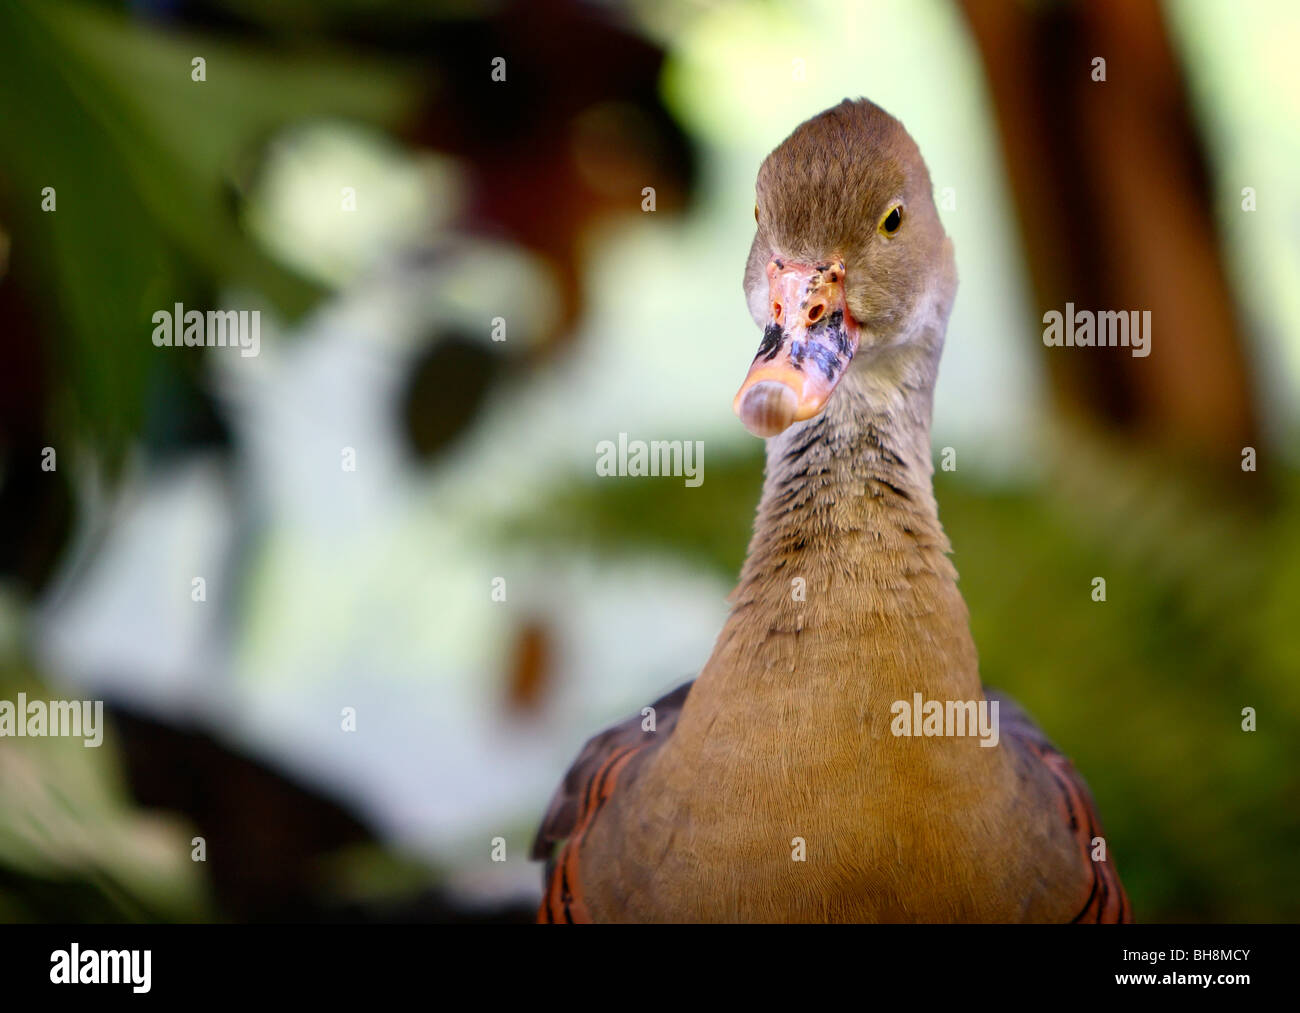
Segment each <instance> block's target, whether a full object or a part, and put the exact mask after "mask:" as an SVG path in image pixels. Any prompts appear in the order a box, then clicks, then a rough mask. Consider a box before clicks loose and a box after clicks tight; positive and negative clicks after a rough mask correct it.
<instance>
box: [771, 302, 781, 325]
mask: <svg viewBox="0 0 1300 1013" xmlns="http://www.w3.org/2000/svg"><path fill="white" fill-rule="evenodd" d="M772 319H773V320H775V321H776V322H777V323H778V324H779V323H780V322H781V304H780V303H779V302H774V303H772Z"/></svg>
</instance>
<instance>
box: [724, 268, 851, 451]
mask: <svg viewBox="0 0 1300 1013" xmlns="http://www.w3.org/2000/svg"><path fill="white" fill-rule="evenodd" d="M767 281H768V300H767V304H768V314H769V315H768V321H767V326H766V327H765V328H764V330H763V342H762V344H760V345H759V346H758V354H757V355H756V356H754V361H753V363H752V364H751V365H750V367H749V374H748V375H747V376H746V377H745V382H744V383H743V384H741V385H740V390H739V391H738V392H737V393H736V399H735V401H734V402H733V403H732V408H733V410H734V411H735V413H736V415H738V416H739V417H740V421H741V422H743V423H744V424H745V428H746V429H748V430H749V431H750V432H751V433H753V434H754V435H755V436H760V437H764V438H766V437H769V436H776V435H777V434H778V433H781V432H784V431H785V430H786V429H788V428H789V427H790V426H791V425H793V424H794V423H796V422H802V421H803V420H804V419H810V418H812V417H813V416H814V415H816V414H818V413H819V412H820V411H821V410H822V409H823V408H825V407H826V402H827V401H828V400H830V396H831V392H832V391H834V390H835V385H836V384H837V383H839V382H840V377H842V376H843V375H844V371H845V370H846V369H848V366H849V363H850V362H851V361H852V359H853V353H854V352H856V351H857V350H858V327H857V325H856V324H855V323H854V322H853V319H852V317H851V316H850V315H849V308H848V306H847V305H845V302H844V262H843V261H841V260H835V261H832V262H830V263H825V264H816V265H809V264H792V263H790V262H789V261H784V260H779V259H778V260H772V261H770V262H769V263H768V265H767Z"/></svg>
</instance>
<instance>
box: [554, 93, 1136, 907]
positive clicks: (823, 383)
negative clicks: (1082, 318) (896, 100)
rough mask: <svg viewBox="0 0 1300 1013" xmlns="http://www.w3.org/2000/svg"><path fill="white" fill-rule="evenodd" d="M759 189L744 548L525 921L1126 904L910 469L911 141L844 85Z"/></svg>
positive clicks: (920, 367) (561, 830)
mask: <svg viewBox="0 0 1300 1013" xmlns="http://www.w3.org/2000/svg"><path fill="white" fill-rule="evenodd" d="M755 189H756V197H757V200H756V206H755V220H756V227H755V234H754V239H753V243H752V245H751V247H750V250H749V255H748V259H747V261H746V265H745V272H744V292H745V298H746V302H747V305H748V309H749V311H750V315H751V316H752V317H753V319H754V322H755V323H756V324H757V326H758V327H759V329H760V332H761V339H760V343H759V346H758V352H757V354H756V355H755V356H754V358H753V361H752V363H751V364H750V366H749V369H748V372H747V374H746V375H745V378H744V381H743V383H742V385H741V387H740V389H739V391H738V392H737V394H736V395H735V398H734V401H733V409H734V411H735V413H736V415H737V416H738V417H739V419H740V421H741V423H742V424H743V425H744V426H745V428H746V429H748V430H749V431H750V432H751V433H753V434H754V435H755V436H757V437H760V438H762V439H763V440H765V441H766V466H765V472H764V481H763V490H762V494H761V499H760V502H759V504H758V509H757V514H756V518H755V522H754V530H753V534H752V537H751V540H750V543H749V548H748V553H747V556H746V559H745V561H744V564H743V565H742V568H741V572H740V576H739V580H738V582H737V585H736V587H735V590H734V591H733V592H732V595H731V598H730V610H729V612H728V615H727V618H726V620H725V622H724V624H723V628H722V630H721V632H720V633H719V635H718V637H717V640H716V642H715V645H714V648H713V651H712V653H711V655H710V656H709V658H708V660H707V662H706V663H705V665H704V667H703V669H701V671H700V672H699V674H698V676H697V677H696V678H695V679H694V680H693V681H692V682H688V683H686V684H684V685H682V686H680V687H678V688H677V689H675V690H673V691H672V692H671V693H668V694H667V695H666V696H664V697H662V698H661V699H659V700H657V701H655V702H654V703H653V704H651V705H650V706H649V707H647V708H644V709H643V710H642V711H641V712H640V713H638V714H636V715H633V716H632V717H630V718H628V719H627V720H626V721H623V722H622V723H620V724H617V725H615V726H613V727H612V728H609V729H607V730H606V731H604V732H602V733H600V734H598V735H596V736H595V737H593V738H591V739H590V740H589V741H588V742H587V743H586V744H585V746H584V747H583V748H582V749H581V751H580V752H579V755H578V757H577V759H576V760H575V761H574V763H573V765H572V766H571V767H570V769H569V770H568V772H567V774H566V775H565V776H564V778H563V781H562V782H561V784H560V786H559V788H558V789H557V790H556V792H555V794H554V797H553V798H552V799H551V802H550V805H549V807H548V809H547V811H546V813H545V815H544V817H543V819H542V822H541V826H540V828H539V829H538V832H537V835H536V839H535V841H534V845H533V850H532V856H533V858H535V859H537V860H541V861H545V862H546V863H547V864H546V870H545V873H544V877H543V878H544V884H543V885H544V895H543V898H542V901H541V905H540V908H539V911H538V921H540V922H544V923H577V922H674V923H686V922H690V923H695V922H726V923H734V922H799V923H807V922H892V923H898V922H979V923H988V922H1038V923H1049V922H1088V923H1114V922H1127V921H1131V920H1132V910H1131V907H1130V905H1129V901H1128V897H1127V895H1126V893H1125V891H1124V888H1123V885H1122V883H1121V882H1120V879H1119V876H1118V873H1117V871H1116V868H1115V864H1114V860H1113V855H1112V854H1111V853H1110V848H1109V846H1108V842H1107V841H1106V838H1105V834H1104V832H1103V830H1102V827H1101V823H1100V820H1099V818H1098V816H1097V811H1096V806H1095V803H1094V801H1093V799H1092V796H1091V794H1090V793H1089V790H1088V787H1087V785H1086V783H1085V782H1084V780H1083V778H1082V777H1081V776H1080V775H1079V773H1078V772H1077V771H1076V770H1075V768H1074V766H1073V765H1072V764H1071V762H1070V761H1069V759H1068V758H1067V757H1066V756H1065V755H1064V754H1063V753H1062V752H1061V751H1060V750H1058V749H1057V748H1056V747H1055V746H1053V745H1052V743H1051V742H1050V740H1049V739H1048V738H1047V736H1046V735H1044V733H1043V732H1042V731H1041V730H1040V729H1039V728H1038V726H1037V725H1035V724H1034V722H1033V721H1032V720H1031V719H1030V717H1029V716H1028V715H1027V714H1026V713H1025V711H1024V710H1023V709H1021V708H1020V707H1019V706H1018V705H1017V704H1016V703H1015V702H1014V701H1013V700H1011V699H1010V698H1009V697H1006V696H1004V695H1001V694H998V693H996V692H994V691H992V690H987V689H985V688H984V687H983V685H982V683H981V679H980V673H979V664H978V658H977V653H976V648H975V644H974V641H973V638H972V636H971V632H970V618H969V613H968V610H967V607H966V604H965V602H964V600H963V598H962V596H961V593H960V591H959V590H958V587H957V573H956V570H955V568H954V567H953V565H952V562H951V560H950V559H949V556H950V553H951V545H950V543H949V541H948V539H947V537H946V535H945V533H944V530H943V527H942V526H941V524H940V522H939V514H938V506H937V503H936V499H935V494H934V489H933V483H932V476H933V470H934V469H933V463H932V459H931V448H930V425H931V418H932V409H933V399H934V386H935V379H936V376H937V373H938V366H939V359H940V356H941V353H942V350H943V345H944V340H945V335H946V332H947V326H948V318H949V315H950V313H951V310H952V306H953V302H954V299H955V296H956V290H957V271H956V261H955V256H954V250H953V244H952V241H951V239H950V238H949V237H948V236H947V234H946V233H945V231H944V228H943V225H942V223H941V222H940V218H939V214H938V211H937V209H936V206H935V202H934V199H933V189H932V185H931V181H930V174H929V170H928V168H927V167H926V164H925V161H924V160H923V158H922V157H921V152H920V150H919V148H918V146H917V144H916V142H915V141H914V140H913V139H912V137H911V136H910V135H909V134H908V132H907V131H906V129H905V128H904V127H903V125H902V124H901V123H900V122H899V121H898V120H897V119H895V118H894V117H893V116H891V115H890V114H889V113H887V112H885V111H884V110H883V109H881V108H880V107H879V106H877V105H875V104H874V103H872V102H870V101H869V100H867V99H857V100H850V99H845V100H844V101H843V102H842V103H840V104H839V105H837V106H834V107H832V108H830V109H827V110H826V111H824V112H822V113H820V114H819V115H817V116H814V117H813V118H811V119H809V120H808V121H806V122H804V123H802V124H801V125H800V126H798V127H797V128H796V129H795V130H794V132H793V133H791V134H790V136H789V137H788V138H786V139H785V140H784V141H783V142H782V143H781V144H780V145H778V146H777V147H776V149H775V150H773V151H772V152H771V154H769V155H768V156H767V158H766V159H765V160H764V161H763V163H762V165H761V166H760V168H759V171H758V176H757V182H756V188H755ZM977 716H978V720H977ZM963 718H965V719H966V720H963Z"/></svg>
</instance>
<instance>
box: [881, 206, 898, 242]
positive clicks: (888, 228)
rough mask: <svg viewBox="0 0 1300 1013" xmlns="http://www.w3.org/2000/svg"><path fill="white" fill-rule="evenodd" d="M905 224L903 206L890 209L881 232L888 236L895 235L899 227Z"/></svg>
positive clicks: (882, 223) (882, 224)
mask: <svg viewBox="0 0 1300 1013" xmlns="http://www.w3.org/2000/svg"><path fill="white" fill-rule="evenodd" d="M902 224H903V209H902V207H901V206H898V207H893V208H890V209H889V214H887V215H885V219H884V221H882V222H881V223H880V231H881V232H883V233H884V234H885V235H887V236H892V235H895V234H896V233H897V232H898V227H899V226H900V225H902Z"/></svg>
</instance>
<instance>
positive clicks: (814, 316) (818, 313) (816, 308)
mask: <svg viewBox="0 0 1300 1013" xmlns="http://www.w3.org/2000/svg"><path fill="white" fill-rule="evenodd" d="M825 312H826V304H825V303H823V302H819V303H814V304H813V306H812V308H811V309H810V310H808V322H809V323H810V324H815V323H816V322H817V321H818V320H820V319H821V318H822V314H823V313H825Z"/></svg>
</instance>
